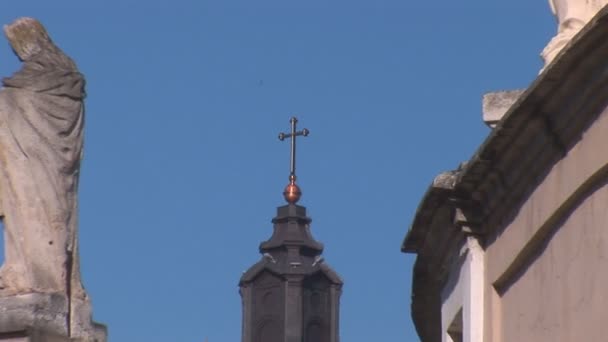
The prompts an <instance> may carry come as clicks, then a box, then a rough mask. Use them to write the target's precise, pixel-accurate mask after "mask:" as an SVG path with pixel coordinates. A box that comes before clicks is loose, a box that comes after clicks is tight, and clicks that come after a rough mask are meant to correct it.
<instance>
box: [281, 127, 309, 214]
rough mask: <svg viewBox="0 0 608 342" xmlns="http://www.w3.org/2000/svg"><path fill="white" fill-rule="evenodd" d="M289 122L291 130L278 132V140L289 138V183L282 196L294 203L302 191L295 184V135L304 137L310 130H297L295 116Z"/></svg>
mask: <svg viewBox="0 0 608 342" xmlns="http://www.w3.org/2000/svg"><path fill="white" fill-rule="evenodd" d="M289 122H290V123H291V132H290V133H279V140H281V141H283V140H285V138H291V162H290V168H289V184H287V186H286V187H285V191H283V196H284V197H285V200H286V201H287V203H289V204H295V203H296V202H298V200H299V199H300V197H301V196H302V191H301V190H300V187H299V186H298V185H297V184H296V137H297V136H304V137H306V136H308V134H309V133H310V131H309V130H307V129H306V128H304V129H303V130H301V131H297V130H296V124H297V123H298V119H296V118H295V117H292V118H291V119H290V120H289Z"/></svg>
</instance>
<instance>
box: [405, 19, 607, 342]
mask: <svg viewBox="0 0 608 342" xmlns="http://www.w3.org/2000/svg"><path fill="white" fill-rule="evenodd" d="M607 70H608V11H607V10H606V9H604V10H602V11H600V12H599V14H598V15H597V16H596V17H595V18H594V19H593V20H591V21H590V22H589V24H587V25H586V26H585V28H583V29H582V31H581V32H580V33H579V34H578V35H577V36H576V37H575V38H574V39H573V41H571V42H570V43H569V44H568V45H567V46H566V47H565V48H564V49H563V50H562V51H561V52H560V53H559V55H558V56H557V57H556V58H555V60H554V61H553V62H552V63H551V64H550V65H548V66H547V67H546V68H545V70H544V71H543V73H542V74H541V75H540V76H539V77H538V79H537V80H536V81H535V82H534V83H533V84H532V85H531V86H530V87H529V88H528V89H526V90H525V91H524V92H523V93H521V94H517V97H516V98H514V99H513V100H514V101H512V104H511V105H509V106H507V108H508V110H507V112H506V113H505V114H504V116H503V117H502V118H500V120H499V121H498V122H497V123H496V127H495V128H494V129H493V131H492V132H491V134H490V136H489V137H488V138H487V140H486V141H485V142H484V143H483V144H482V145H481V146H480V147H479V149H478V150H477V152H476V153H475V154H474V155H473V157H472V158H471V159H470V160H469V161H468V162H466V163H463V164H462V165H461V166H460V167H459V168H458V169H457V170H455V171H450V172H446V173H443V174H441V175H439V176H438V177H436V178H435V180H434V181H433V183H432V184H431V186H430V187H429V189H428V191H427V193H426V194H425V195H424V198H423V199H422V201H421V203H420V205H419V207H418V210H417V212H416V215H415V218H414V221H413V223H412V226H411V228H410V231H409V232H408V234H407V236H406V238H405V240H404V242H403V245H402V250H403V251H404V252H408V253H416V254H417V258H416V263H415V266H414V274H413V287H412V318H413V320H414V322H415V325H416V328H417V331H418V334H419V336H420V338H421V340H422V341H424V342H460V341H467V342H482V341H483V342H512V341H535V342H542V341H552V342H554V341H562V342H567V341H603V340H605V339H606V337H605V327H604V324H603V320H604V318H606V317H608V292H606V291H605V288H606V287H608V270H606V268H605V267H604V265H605V262H606V261H607V260H608V229H606V227H608V209H607V208H608V186H607V184H608V147H607V146H608V72H607ZM510 94H511V95H513V93H510ZM511 95H508V96H511ZM508 96H507V97H508Z"/></svg>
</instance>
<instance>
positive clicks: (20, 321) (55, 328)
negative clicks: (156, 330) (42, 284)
mask: <svg viewBox="0 0 608 342" xmlns="http://www.w3.org/2000/svg"><path fill="white" fill-rule="evenodd" d="M73 304H74V303H73ZM68 306H69V302H68V300H67V297H66V296H65V295H63V294H60V293H53V294H46V293H30V294H21V295H14V296H9V297H0V342H2V341H10V342H64V341H66V342H68V341H69V342H105V341H106V340H107V330H106V327H105V326H104V325H102V324H98V323H94V322H91V320H90V306H89V305H88V302H86V301H84V302H82V303H78V305H76V306H74V305H73V307H77V310H76V311H77V312H76V314H77V315H78V319H77V320H72V322H70V323H68V322H69V321H70V312H69V311H70V310H69V308H68ZM87 320H88V321H87ZM74 321H76V322H78V323H77V324H76V325H74ZM70 324H71V325H72V326H70ZM70 335H71V336H75V337H72V338H71V337H69V336H70Z"/></svg>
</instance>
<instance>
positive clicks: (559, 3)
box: [541, 0, 608, 66]
mask: <svg viewBox="0 0 608 342" xmlns="http://www.w3.org/2000/svg"><path fill="white" fill-rule="evenodd" d="M606 4H608V0H549V5H550V6H551V11H553V14H555V16H556V18H557V21H558V30H557V35H556V36H555V37H553V39H551V41H550V42H549V44H547V46H546V47H545V49H544V50H543V52H542V53H541V56H542V58H543V60H544V61H545V66H546V65H549V63H551V61H553V59H554V58H555V56H557V54H558V53H559V52H560V51H561V50H562V48H563V47H564V46H565V45H566V44H567V43H568V42H569V41H570V40H571V39H572V38H573V37H574V36H575V35H576V34H577V33H578V32H579V31H580V30H581V29H582V28H583V26H585V24H587V23H588V22H589V20H591V18H593V16H595V14H597V12H599V11H600V10H601V9H602V8H603V7H604V6H605V5H606Z"/></svg>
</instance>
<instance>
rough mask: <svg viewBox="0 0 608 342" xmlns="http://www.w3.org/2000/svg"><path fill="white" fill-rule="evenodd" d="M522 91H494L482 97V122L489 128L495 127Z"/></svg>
mask: <svg viewBox="0 0 608 342" xmlns="http://www.w3.org/2000/svg"><path fill="white" fill-rule="evenodd" d="M523 93H524V90H523V89H517V90H507V91H496V92H491V93H487V94H484V95H483V101H482V112H483V121H484V122H485V123H486V125H488V126H489V127H490V128H494V127H496V124H497V123H498V121H500V119H502V117H503V116H504V115H505V114H506V113H507V111H508V110H509V108H511V106H512V105H513V104H514V103H515V101H517V99H519V97H520V96H521V94H523Z"/></svg>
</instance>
